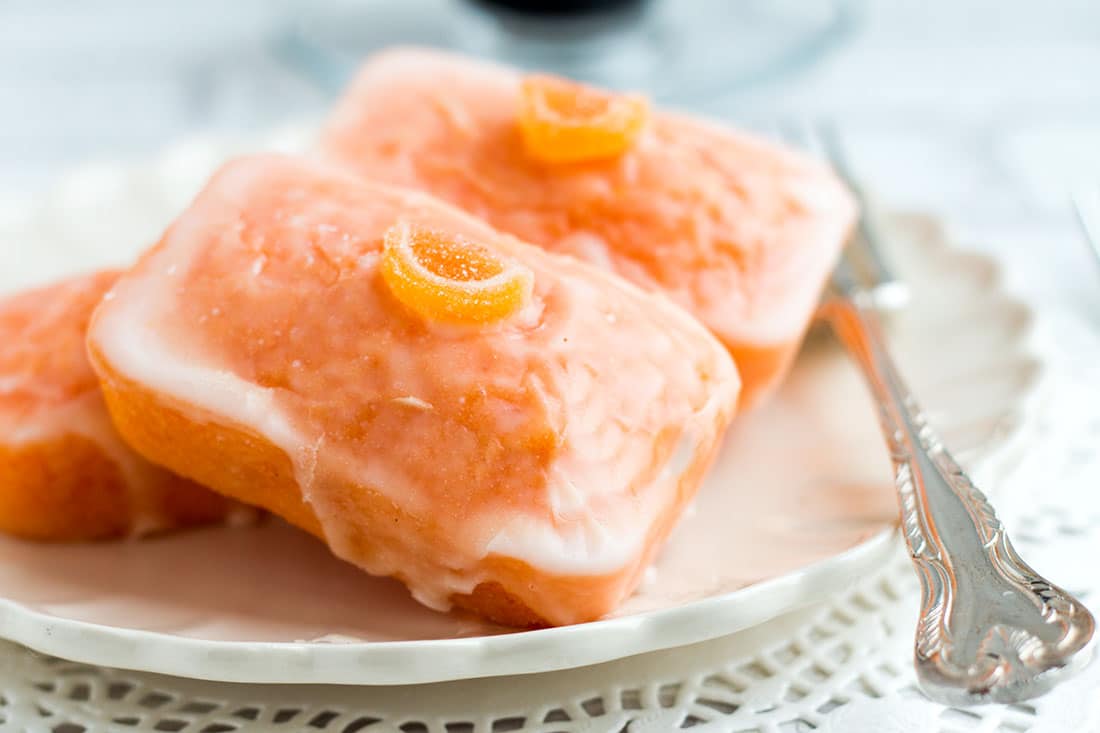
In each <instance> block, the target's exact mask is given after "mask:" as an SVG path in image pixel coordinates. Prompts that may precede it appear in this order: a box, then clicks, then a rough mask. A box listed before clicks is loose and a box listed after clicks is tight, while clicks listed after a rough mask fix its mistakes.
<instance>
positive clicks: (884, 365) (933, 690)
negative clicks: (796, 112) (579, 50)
mask: <svg viewBox="0 0 1100 733" xmlns="http://www.w3.org/2000/svg"><path fill="white" fill-rule="evenodd" d="M780 134H781V137H782V138H783V139H784V140H785V141H786V142H788V143H791V144H794V145H796V146H798V147H801V148H804V149H806V150H807V151H809V152H812V153H814V154H816V155H819V156H822V157H825V158H826V159H831V162H832V163H833V165H834V167H835V168H836V169H837V170H838V172H840V173H841V175H842V176H845V177H847V178H849V179H850V175H849V174H848V173H847V165H846V163H845V161H844V158H843V154H842V151H841V146H840V145H839V142H838V140H837V137H836V135H835V133H834V132H833V131H832V130H831V129H828V128H821V129H818V128H814V127H811V126H808V125H795V126H785V127H784V128H782V129H781V131H780ZM849 183H850V180H849ZM852 189H853V190H854V191H856V192H857V196H858V197H859V198H861V199H862V195H861V194H860V193H859V188H858V186H854V185H852ZM860 204H861V205H862V207H863V213H862V219H863V224H862V225H861V227H860V229H859V232H858V234H859V236H856V237H854V238H853V240H852V242H850V243H849V245H848V251H846V252H845V255H844V257H843V258H842V260H841V262H840V263H839V264H838V265H837V267H836V269H835V270H834V272H833V276H832V287H831V292H830V293H829V294H828V295H827V296H826V297H825V298H824V300H823V302H822V314H823V316H824V318H825V319H826V320H827V321H828V322H829V323H830V325H831V326H832V328H833V330H834V331H835V333H836V334H837V336H838V337H839V339H840V341H841V342H842V343H843V344H844V345H845V347H846V348H847V349H848V352H849V354H850V355H851V356H852V357H853V358H854V360H855V361H856V362H857V363H858V364H859V366H860V367H861V369H862V371H863V376H864V378H865V380H866V382H867V384H868V386H869V387H870V389H871V392H872V394H873V396H874V398H875V402H876V404H877V408H878V413H879V421H880V423H881V426H882V433H883V437H884V438H885V439H886V444H887V446H888V448H889V450H890V457H891V459H892V461H893V464H894V484H895V488H896V489H897V494H898V501H899V504H900V509H901V524H902V530H903V534H904V536H905V541H906V544H907V545H908V548H909V553H910V555H911V557H912V560H913V564H914V566H915V567H916V570H917V575H918V576H919V577H920V582H921V595H922V598H921V611H920V619H919V621H918V623H917V631H916V642H915V665H916V671H917V679H918V680H919V682H920V685H921V687H922V689H923V690H924V691H925V693H926V694H927V695H928V696H929V697H930V698H932V699H933V700H936V701H937V702H942V703H944V704H948V705H971V704H980V703H989V702H999V703H1013V702H1019V701H1021V700H1026V699H1028V698H1032V697H1035V696H1037V695H1041V694H1042V693H1044V692H1046V691H1047V690H1049V689H1050V688H1051V687H1053V686H1054V685H1055V684H1056V683H1057V682H1058V681H1059V680H1060V679H1061V678H1063V677H1065V676H1067V675H1068V674H1070V673H1072V672H1073V671H1075V670H1076V669H1078V668H1080V667H1082V666H1084V664H1085V663H1086V662H1087V661H1088V657H1089V656H1090V653H1091V650H1092V644H1091V640H1092V637H1093V632H1094V629H1095V621H1094V619H1093V617H1092V615H1091V614H1090V613H1089V611H1088V609H1086V608H1085V607H1084V606H1083V605H1082V604H1081V602H1080V601H1078V600H1077V599H1075V598H1073V597H1072V596H1071V595H1070V594H1069V593H1067V592H1066V591H1064V590H1062V589H1061V588H1059V587H1058V586H1056V585H1054V584H1052V583H1050V582H1048V581H1047V580H1046V579H1044V578H1043V577H1041V576H1040V575H1039V574H1038V573H1036V572H1035V571H1034V570H1033V569H1031V567H1029V566H1028V565H1027V564H1026V563H1025V562H1024V561H1023V560H1022V559H1021V558H1020V556H1019V555H1018V554H1017V553H1016V551H1015V549H1013V547H1012V543H1011V542H1010V541H1009V539H1008V535H1007V534H1006V533H1005V530H1004V528H1003V527H1002V526H1001V523H1000V522H999V521H998V520H997V516H996V513H995V512H994V509H993V507H992V506H991V505H990V503H989V501H988V500H987V499H986V497H985V495H984V494H982V492H981V491H979V490H978V488H977V487H976V486H975V485H974V483H973V482H972V481H971V480H970V478H969V477H968V476H967V475H966V473H965V472H964V471H963V470H962V468H961V467H960V466H959V464H958V463H957V462H956V461H955V459H954V458H953V457H952V456H951V454H950V453H949V452H948V451H947V449H946V448H945V447H944V445H943V443H942V442H941V441H940V439H939V437H938V436H937V434H936V432H935V431H934V430H933V428H932V427H931V426H930V425H929V424H928V422H927V420H926V418H925V415H924V413H923V412H922V410H921V408H920V407H919V406H918V405H917V402H916V400H915V399H914V398H913V395H912V393H911V392H910V391H909V389H908V388H907V387H906V386H905V383H904V382H903V380H902V378H901V375H900V374H899V373H898V370H897V367H896V366H895V365H894V362H893V360H892V359H891V357H890V354H889V352H888V350H887V344H886V339H885V336H884V333H883V329H882V326H881V324H880V322H879V318H878V310H879V309H880V308H881V307H882V305H884V304H885V305H897V304H898V302H899V298H900V294H904V290H903V289H902V286H900V285H899V284H898V281H897V280H896V279H895V278H893V276H892V275H891V274H890V271H889V269H888V268H887V266H886V264H885V261H884V259H883V257H882V256H881V254H880V253H879V250H880V248H881V244H880V242H881V239H880V237H881V236H882V235H881V233H880V232H879V230H878V229H877V228H875V227H874V226H873V225H871V226H868V224H867V222H868V215H867V211H868V206H867V203H866V201H863V200H861V201H860ZM859 261H863V262H870V263H871V267H863V268H860V267H858V266H857V262H859ZM861 274H862V276H861ZM884 289H885V291H884ZM884 292H885V295H884Z"/></svg>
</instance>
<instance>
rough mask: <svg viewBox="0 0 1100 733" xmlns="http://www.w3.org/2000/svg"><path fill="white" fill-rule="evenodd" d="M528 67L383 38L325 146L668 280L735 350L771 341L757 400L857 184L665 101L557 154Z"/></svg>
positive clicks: (376, 174) (563, 243)
mask: <svg viewBox="0 0 1100 733" xmlns="http://www.w3.org/2000/svg"><path fill="white" fill-rule="evenodd" d="M523 82H524V78H523V77H522V76H521V75H520V74H518V73H516V72H515V71H512V70H510V69H506V68H503V67H499V66H493V65H490V64H487V63H484V62H480V61H474V60H470V59H466V58H463V57H459V56H453V55H447V54H444V53H439V52H434V51H426V50H416V49H398V50H393V51H387V52H383V53H381V54H379V55H377V56H375V57H374V58H373V59H371V60H369V61H368V62H367V63H366V64H365V66H364V67H363V69H362V70H361V72H360V73H359V75H358V77H357V78H356V79H355V81H354V82H353V83H352V84H351V86H350V88H349V89H348V91H347V93H346V94H345V96H344V98H343V100H342V101H341V102H340V103H339V105H338V106H337V108H336V110H335V111H334V113H333V114H332V116H331V117H330V119H329V120H328V122H327V124H326V125H325V127H324V129H323V131H322V136H321V142H320V151H321V153H322V154H323V155H324V156H326V157H327V158H329V159H331V160H333V161H336V162H338V163H340V164H342V165H345V166H347V167H348V168H349V169H351V170H353V171H355V172H357V173H358V174H360V175H362V176H364V177H367V178H371V179H374V180H380V181H385V182H389V183H394V184H397V185H403V186H409V187H414V188H419V189H422V190H424V191H427V192H429V193H431V194H433V195H436V196H439V197H440V198H443V199H445V200H447V201H450V202H451V203H454V204H456V205H458V206H460V207H461V208H463V209H465V210H467V211H469V212H470V213H472V214H474V215H475V216H478V217H481V218H483V219H485V220H486V221H488V222H489V223H490V224H492V225H493V226H495V227H497V228H499V229H501V230H502V231H506V232H510V233H513V234H515V235H516V236H518V237H520V238H521V239H524V240H526V241H529V242H533V243H536V244H540V245H542V246H545V247H547V248H548V249H551V250H553V251H556V252H565V253H569V254H572V255H575V256H577V257H580V258H582V259H585V260H588V261H590V262H593V263H596V264H598V265H600V266H601V267H606V268H608V269H611V270H614V271H615V272H617V273H618V274H620V275H622V276H624V277H625V278H627V279H629V280H631V281H632V282H634V283H635V284H637V285H640V286H641V287H643V288H645V289H648V290H658V291H662V292H664V293H666V294H668V295H669V296H670V297H671V298H672V299H673V300H674V301H676V302H677V303H679V304H680V305H681V306H683V307H684V308H686V309H687V310H688V311H689V312H691V313H693V314H694V315H695V316H696V317H698V318H699V319H700V320H702V321H703V322H704V323H705V324H706V325H707V326H708V327H709V328H710V329H711V330H712V331H713V332H714V333H715V335H717V336H718V338H719V339H720V340H721V341H722V342H723V343H724V344H726V346H727V347H728V348H729V349H730V350H731V351H732V352H734V354H735V355H736V354H738V352H741V353H742V354H745V353H766V354H769V355H771V356H770V357H769V360H768V361H767V363H765V364H760V365H750V364H742V363H739V364H738V367H739V369H741V371H742V373H743V379H744V390H743V394H742V405H743V406H747V405H751V404H752V403H754V402H756V401H758V399H759V398H760V397H761V396H762V395H763V394H765V393H766V392H767V391H768V390H769V389H771V388H772V387H774V386H775V385H776V384H777V383H778V381H779V380H780V379H781V378H782V376H783V374H784V369H783V367H785V365H787V364H789V363H790V362H791V360H792V358H793V356H794V352H795V351H796V350H797V347H798V345H799V343H800V342H801V339H802V335H803V333H804V331H805V329H806V326H807V324H808V323H809V321H810V319H811V317H812V316H813V313H814V310H815V306H816V303H817V299H818V295H819V293H820V291H821V289H822V287H823V285H824V283H825V281H826V278H827V276H828V274H829V272H830V270H831V268H832V266H833V264H834V262H835V260H836V258H837V255H838V254H839V252H840V250H841V247H842V245H843V243H844V241H845V239H846V238H847V236H848V232H849V230H850V228H851V225H852V222H853V220H854V216H855V206H854V203H853V200H852V198H851V196H850V194H849V193H848V192H847V190H846V189H845V188H844V187H843V185H842V184H841V183H840V182H839V181H838V180H837V179H836V178H835V176H834V175H833V174H832V173H831V172H830V171H829V170H828V169H827V168H826V167H825V166H824V165H822V164H820V163H818V162H816V161H814V160H812V159H811V158H809V157H807V156H803V155H799V154H796V153H794V152H792V151H789V150H786V149H784V148H781V147H779V146H777V145H774V144H772V143H769V142H766V141H763V140H761V139H758V138H755V137H752V136H749V135H746V134H742V133H739V132H737V131H734V130H731V129H728V128H723V127H719V126H717V125H711V124H708V123H706V122H703V121H700V120H696V119H692V118H688V117H685V116H679V115H674V114H670V113H667V112H660V111H652V112H651V113H650V114H649V120H648V122H647V123H646V126H645V128H644V129H643V130H642V131H641V132H640V133H639V134H638V136H637V139H636V140H635V141H634V142H633V144H632V145H631V146H630V147H629V148H628V149H627V150H626V151H625V152H624V153H622V154H621V155H619V156H617V157H614V156H613V157H607V158H600V159H591V160H587V161H581V162H557V163H555V162H547V161H545V160H544V159H542V158H541V157H540V156H539V155H537V154H535V153H532V151H531V150H530V149H529V148H530V142H529V141H528V142H525V139H524V132H523V130H524V125H523V119H524V114H525V112H524V110H525V106H524V105H525V101H524V96H523ZM622 99H624V100H628V99H630V98H629V97H623V98H622ZM776 355H777V356H776Z"/></svg>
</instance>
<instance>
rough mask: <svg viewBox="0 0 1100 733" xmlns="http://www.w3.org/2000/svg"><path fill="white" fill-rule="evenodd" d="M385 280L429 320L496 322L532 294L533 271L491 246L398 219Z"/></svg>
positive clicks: (389, 233) (390, 233) (386, 255)
mask: <svg viewBox="0 0 1100 733" xmlns="http://www.w3.org/2000/svg"><path fill="white" fill-rule="evenodd" d="M381 269H382V279H383V280H385V282H386V285H388V286H389V288H390V291H391V292H392V293H393V294H394V296H395V297H396V298H397V299H398V300H399V301H401V302H402V303H403V304H404V305H405V306H407V307H408V308H410V309H411V310H413V311H415V312H416V313H418V314H420V315H421V316H423V317H424V318H427V319H430V320H434V321H445V322H449V323H490V322H493V321H499V320H501V319H504V318H507V317H508V316H510V315H512V314H513V313H515V312H516V311H518V310H519V309H520V308H522V307H523V305H524V303H526V302H527V299H528V298H529V297H530V295H531V285H532V281H533V276H532V274H531V271H530V270H529V269H527V268H526V267H524V266H523V265H521V264H519V263H518V262H513V261H511V260H507V259H504V258H502V257H500V256H498V255H497V254H496V253H495V252H493V251H492V250H490V249H489V248H488V247H486V246H484V245H482V244H479V243H477V242H473V241H470V240H468V239H465V238H464V237H460V236H454V235H451V234H447V233H445V232H440V231H437V230H434V229H427V228H424V227H417V226H414V225H410V224H408V223H404V222H401V223H398V224H395V225H394V226H392V227H390V228H389V229H388V230H386V234H385V245H384V247H383V250H382V265H381Z"/></svg>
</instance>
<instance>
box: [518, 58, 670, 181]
mask: <svg viewBox="0 0 1100 733" xmlns="http://www.w3.org/2000/svg"><path fill="white" fill-rule="evenodd" d="M648 118H649V104H648V103H647V102H646V100H645V98H644V97H641V96H639V95H636V94H613V93H611V92H605V91H602V90H600V89H595V88H593V87H589V86H585V85H584V84H578V83H576V82H572V81H569V80H567V79H560V78H558V77H554V76H546V75H541V74H536V75H532V76H528V77H526V78H524V80H523V83H522V89H521V100H520V112H519V126H520V132H521V133H522V135H523V141H524V144H525V145H526V146H527V151H528V153H530V154H531V155H532V156H534V157H536V158H538V159H540V160H542V161H545V162H548V163H575V162H581V161H586V160H599V159H602V158H613V157H616V156H618V155H622V154H623V153H624V152H626V151H627V150H629V149H630V147H631V146H633V145H634V142H635V140H637V138H638V135H639V134H641V132H642V128H644V127H645V124H646V120H647V119H648Z"/></svg>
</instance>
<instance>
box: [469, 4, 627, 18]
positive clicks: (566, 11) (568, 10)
mask: <svg viewBox="0 0 1100 733" xmlns="http://www.w3.org/2000/svg"><path fill="white" fill-rule="evenodd" d="M471 1H472V2H473V4H474V5H481V6H483V7H485V8H487V9H489V10H492V9H495V8H503V9H505V10H510V11H513V12H516V13H527V14H532V15H575V14H585V13H602V12H607V11H609V10H620V9H622V8H625V7H629V6H634V7H637V6H640V5H642V4H643V3H644V2H646V0H471Z"/></svg>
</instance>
